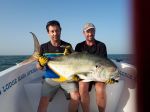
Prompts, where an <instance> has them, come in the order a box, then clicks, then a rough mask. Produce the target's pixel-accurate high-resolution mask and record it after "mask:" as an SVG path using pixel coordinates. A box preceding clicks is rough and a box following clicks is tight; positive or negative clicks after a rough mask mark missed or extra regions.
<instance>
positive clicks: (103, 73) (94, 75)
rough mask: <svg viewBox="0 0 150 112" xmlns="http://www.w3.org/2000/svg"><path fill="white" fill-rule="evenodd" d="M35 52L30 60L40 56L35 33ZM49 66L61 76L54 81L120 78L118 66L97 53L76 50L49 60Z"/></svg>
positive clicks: (103, 80)
mask: <svg viewBox="0 0 150 112" xmlns="http://www.w3.org/2000/svg"><path fill="white" fill-rule="evenodd" d="M32 35H33V39H34V53H33V55H32V57H31V58H30V60H35V59H38V58H39V55H38V54H39V50H40V44H39V42H38V39H37V37H36V36H35V34H33V33H32ZM47 65H48V67H49V68H50V69H51V70H53V71H54V72H55V73H56V74H58V75H59V76H60V77H59V78H53V80H54V81H58V82H65V81H76V80H78V79H82V80H83V81H85V82H89V81H100V82H108V81H110V80H113V81H115V82H117V81H118V80H119V71H118V69H117V66H116V65H115V64H114V63H113V62H112V61H111V60H110V59H108V58H102V57H99V56H96V55H92V54H88V53H84V52H74V53H71V54H69V55H62V56H59V57H55V58H54V59H52V60H49V61H48V63H47Z"/></svg>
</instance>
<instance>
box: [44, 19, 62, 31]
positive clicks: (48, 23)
mask: <svg viewBox="0 0 150 112" xmlns="http://www.w3.org/2000/svg"><path fill="white" fill-rule="evenodd" d="M49 26H58V27H59V28H60V31H61V26H60V23H59V22H58V21H56V20H52V21H49V22H47V25H46V30H47V32H49V29H48V28H49Z"/></svg>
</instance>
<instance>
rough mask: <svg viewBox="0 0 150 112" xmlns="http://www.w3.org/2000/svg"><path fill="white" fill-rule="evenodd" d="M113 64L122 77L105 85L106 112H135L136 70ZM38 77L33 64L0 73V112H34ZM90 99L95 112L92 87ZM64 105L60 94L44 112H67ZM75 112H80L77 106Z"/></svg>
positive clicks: (35, 109)
mask: <svg viewBox="0 0 150 112" xmlns="http://www.w3.org/2000/svg"><path fill="white" fill-rule="evenodd" d="M114 62H115V61H114ZM115 63H116V65H117V66H118V67H119V69H120V71H121V74H122V75H121V79H120V81H119V83H115V84H112V85H107V88H106V93H107V105H106V112H136V81H135V78H136V76H135V75H136V73H135V72H136V70H135V68H134V67H133V66H132V65H128V64H126V63H122V62H121V63H120V62H115ZM42 73H43V72H42V71H39V70H37V69H36V68H35V62H32V63H29V64H27V65H23V66H20V65H16V66H14V67H11V68H9V69H7V70H4V71H2V72H0V109H1V112H37V108H38V104H39V100H40V95H41V86H42V84H41V81H42ZM90 98H91V100H90V106H91V112H98V110H97V106H96V100H95V90H94V87H93V88H92V91H91V92H90ZM68 102H69V101H68V100H66V98H65V96H64V93H63V92H62V91H61V90H60V91H58V93H57V94H56V96H55V97H54V99H53V101H52V102H50V103H49V107H48V112H67V108H68ZM79 112H82V110H81V106H80V107H79Z"/></svg>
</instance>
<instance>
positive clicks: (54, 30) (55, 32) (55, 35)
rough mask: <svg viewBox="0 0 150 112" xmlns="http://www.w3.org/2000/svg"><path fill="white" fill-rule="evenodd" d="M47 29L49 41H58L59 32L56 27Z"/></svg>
mask: <svg viewBox="0 0 150 112" xmlns="http://www.w3.org/2000/svg"><path fill="white" fill-rule="evenodd" d="M48 29H49V32H48V35H49V37H51V41H58V40H60V35H61V30H60V28H59V27H58V26H49V27H48Z"/></svg>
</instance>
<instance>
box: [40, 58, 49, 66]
mask: <svg viewBox="0 0 150 112" xmlns="http://www.w3.org/2000/svg"><path fill="white" fill-rule="evenodd" d="M38 61H39V64H40V66H42V67H44V66H45V65H46V64H47V62H48V58H47V57H44V56H40V57H39V59H38Z"/></svg>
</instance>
